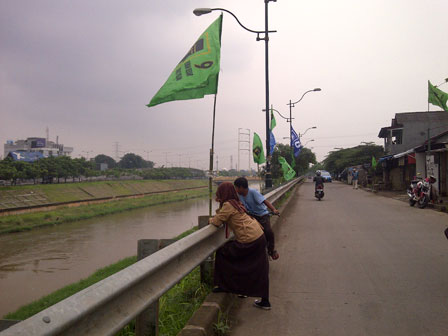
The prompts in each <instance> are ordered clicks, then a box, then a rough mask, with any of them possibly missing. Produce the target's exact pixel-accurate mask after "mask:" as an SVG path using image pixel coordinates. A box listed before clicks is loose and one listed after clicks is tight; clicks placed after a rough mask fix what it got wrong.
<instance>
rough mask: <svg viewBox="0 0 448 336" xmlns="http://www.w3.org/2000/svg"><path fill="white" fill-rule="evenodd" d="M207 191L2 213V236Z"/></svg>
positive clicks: (188, 196)
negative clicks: (10, 213)
mask: <svg viewBox="0 0 448 336" xmlns="http://www.w3.org/2000/svg"><path fill="white" fill-rule="evenodd" d="M184 182H185V181H184ZM207 194H208V190H207V188H205V187H204V188H198V189H187V190H185V189H184V190H181V191H177V190H174V191H167V192H163V193H153V194H150V195H147V196H142V197H139V198H124V199H114V200H110V201H108V202H102V203H99V204H88V205H81V206H78V207H70V206H65V207H61V208H58V209H56V210H51V211H39V212H34V213H24V214H18V215H9V216H1V217H0V235H1V234H7V233H14V232H22V231H29V230H32V229H36V228H40V227H45V226H52V225H60V224H63V223H68V222H74V221H79V220H84V219H89V218H93V217H97V216H105V215H110V214H114V213H119V212H123V211H127V210H132V209H138V208H143V207H147V206H151V205H158V204H164V203H171V202H178V201H182V200H185V199H193V198H198V197H204V196H206V195H207Z"/></svg>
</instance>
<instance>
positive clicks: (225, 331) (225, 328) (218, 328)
mask: <svg viewBox="0 0 448 336" xmlns="http://www.w3.org/2000/svg"><path fill="white" fill-rule="evenodd" d="M213 329H214V331H215V334H216V335H217V336H226V335H229V334H230V322H229V317H228V315H227V314H223V313H221V312H219V315H218V322H217V323H215V324H214V325H213Z"/></svg>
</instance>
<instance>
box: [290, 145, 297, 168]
mask: <svg viewBox="0 0 448 336" xmlns="http://www.w3.org/2000/svg"><path fill="white" fill-rule="evenodd" d="M291 166H292V169H294V170H295V167H296V158H295V157H294V149H292V148H291Z"/></svg>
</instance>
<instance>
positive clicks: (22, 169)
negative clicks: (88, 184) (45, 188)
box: [0, 153, 205, 185]
mask: <svg viewBox="0 0 448 336" xmlns="http://www.w3.org/2000/svg"><path fill="white" fill-rule="evenodd" d="M103 164H105V166H106V167H107V169H106V170H104V171H100V169H101V166H102V165H103ZM153 168H154V162H152V161H145V160H144V159H143V158H142V157H141V156H139V155H136V154H133V153H128V154H126V155H124V156H123V157H122V159H121V160H120V161H119V162H118V163H116V162H115V161H114V159H112V158H111V157H109V156H107V155H103V154H100V155H97V156H96V157H95V158H94V159H92V160H86V159H85V158H77V159H72V158H70V157H69V156H57V157H48V158H42V159H39V160H36V161H34V162H25V161H14V160H13V159H12V158H11V157H7V158H6V159H4V160H1V161H0V180H4V181H10V182H11V184H12V185H16V184H17V183H18V182H20V181H24V180H27V181H30V180H33V181H34V184H36V183H37V182H42V183H45V184H47V183H54V182H57V183H59V182H60V181H61V180H62V181H64V182H67V180H69V181H73V182H75V181H76V180H81V178H82V177H83V178H85V179H89V178H91V177H97V176H103V177H105V178H120V177H122V176H132V177H134V178H144V179H186V178H205V173H204V171H202V170H199V169H193V168H165V167H162V168H156V169H153Z"/></svg>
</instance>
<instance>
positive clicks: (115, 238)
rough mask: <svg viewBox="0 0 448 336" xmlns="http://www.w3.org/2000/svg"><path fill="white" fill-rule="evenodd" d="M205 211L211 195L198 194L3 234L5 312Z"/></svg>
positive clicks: (179, 228) (0, 257) (1, 302)
mask: <svg viewBox="0 0 448 336" xmlns="http://www.w3.org/2000/svg"><path fill="white" fill-rule="evenodd" d="M213 203H215V202H213ZM215 206H216V203H215ZM206 214H208V200H207V199H196V200H187V201H183V202H178V203H171V204H165V205H159V206H152V207H148V208H144V209H139V210H133V211H129V212H124V213H120V214H116V215H110V216H105V217H98V218H94V219H90V220H85V221H79V222H74V223H70V224H64V225H60V226H56V227H51V228H43V229H39V230H34V231H30V232H24V233H17V234H10V235H3V236H0V317H1V316H3V315H5V314H6V313H8V312H12V311H15V310H16V309H17V308H19V307H20V306H22V305H24V304H27V303H29V302H31V301H34V300H36V299H38V298H40V297H42V296H44V295H46V294H49V293H51V292H53V291H55V290H56V289H58V288H61V287H63V286H65V285H67V284H70V283H73V282H76V281H78V280H80V279H82V278H85V277H87V276H89V275H90V274H92V273H93V272H94V271H95V270H97V269H98V268H101V267H104V266H106V265H109V264H112V263H114V262H116V261H118V260H120V259H123V258H125V257H128V256H132V255H136V254H137V240H138V239H145V238H173V237H175V236H177V235H179V234H181V233H182V232H184V231H186V230H188V229H190V228H192V227H193V226H195V225H197V217H198V216H199V215H206Z"/></svg>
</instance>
